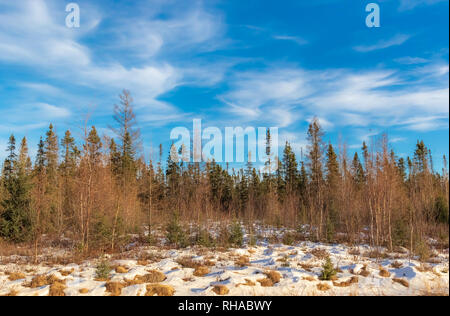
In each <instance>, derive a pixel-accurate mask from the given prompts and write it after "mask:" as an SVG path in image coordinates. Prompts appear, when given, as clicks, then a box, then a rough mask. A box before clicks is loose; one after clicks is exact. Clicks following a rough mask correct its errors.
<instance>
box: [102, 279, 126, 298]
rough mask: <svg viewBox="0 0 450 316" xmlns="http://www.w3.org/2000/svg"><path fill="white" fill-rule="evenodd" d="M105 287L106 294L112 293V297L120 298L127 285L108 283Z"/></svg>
mask: <svg viewBox="0 0 450 316" xmlns="http://www.w3.org/2000/svg"><path fill="white" fill-rule="evenodd" d="M105 287H106V292H109V293H111V296H120V294H122V289H123V288H124V287H125V285H124V284H122V283H120V282H107V283H106V285H105Z"/></svg>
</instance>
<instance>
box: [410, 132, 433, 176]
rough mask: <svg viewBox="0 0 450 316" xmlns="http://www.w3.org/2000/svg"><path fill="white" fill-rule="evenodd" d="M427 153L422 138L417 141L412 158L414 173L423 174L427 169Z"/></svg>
mask: <svg viewBox="0 0 450 316" xmlns="http://www.w3.org/2000/svg"><path fill="white" fill-rule="evenodd" d="M428 154H429V153H428V149H427V147H426V146H425V143H424V142H423V140H422V141H420V142H419V141H418V142H417V145H416V150H415V152H414V160H413V167H414V172H415V173H416V174H423V173H426V172H428V171H429V165H428V157H429V156H428Z"/></svg>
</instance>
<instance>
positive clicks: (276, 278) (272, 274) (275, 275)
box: [264, 271, 281, 284]
mask: <svg viewBox="0 0 450 316" xmlns="http://www.w3.org/2000/svg"><path fill="white" fill-rule="evenodd" d="M264 274H265V275H266V276H267V277H268V278H269V279H270V280H271V281H272V282H273V284H276V283H279V282H280V281H281V274H280V273H279V272H277V271H266V272H264Z"/></svg>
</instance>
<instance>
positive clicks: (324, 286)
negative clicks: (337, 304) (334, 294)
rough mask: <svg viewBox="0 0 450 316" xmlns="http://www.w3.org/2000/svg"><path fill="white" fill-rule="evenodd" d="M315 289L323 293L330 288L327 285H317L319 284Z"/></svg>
mask: <svg viewBox="0 0 450 316" xmlns="http://www.w3.org/2000/svg"><path fill="white" fill-rule="evenodd" d="M317 289H318V290H319V291H322V292H325V291H328V290H329V289H331V286H330V285H328V284H327V283H319V284H317Z"/></svg>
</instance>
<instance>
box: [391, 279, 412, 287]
mask: <svg viewBox="0 0 450 316" xmlns="http://www.w3.org/2000/svg"><path fill="white" fill-rule="evenodd" d="M392 281H394V282H396V283H399V284H401V285H403V286H404V287H409V282H408V281H406V280H405V279H399V278H393V279H392Z"/></svg>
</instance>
